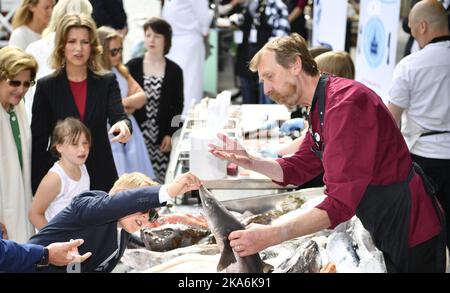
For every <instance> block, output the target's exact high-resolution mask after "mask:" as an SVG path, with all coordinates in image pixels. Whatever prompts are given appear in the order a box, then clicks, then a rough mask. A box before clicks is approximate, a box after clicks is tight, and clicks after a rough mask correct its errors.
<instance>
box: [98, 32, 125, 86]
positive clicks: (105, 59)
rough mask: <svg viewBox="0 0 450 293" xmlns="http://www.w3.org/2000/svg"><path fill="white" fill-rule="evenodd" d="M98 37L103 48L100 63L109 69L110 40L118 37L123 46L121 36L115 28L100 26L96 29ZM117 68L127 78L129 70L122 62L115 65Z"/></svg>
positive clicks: (110, 66) (110, 67)
mask: <svg viewBox="0 0 450 293" xmlns="http://www.w3.org/2000/svg"><path fill="white" fill-rule="evenodd" d="M97 35H98V39H99V41H100V45H101V46H102V48H103V54H102V56H101V58H100V62H101V65H102V66H103V68H104V69H107V70H111V69H112V65H111V58H110V57H109V54H110V52H109V50H110V44H111V40H113V39H118V40H119V41H120V43H121V44H122V46H123V37H122V35H121V34H119V33H118V32H117V31H116V30H115V29H113V28H112V27H109V26H102V27H99V28H98V29H97ZM117 70H119V72H120V73H121V74H122V75H123V76H124V77H125V78H128V77H129V76H130V72H129V71H128V69H127V67H126V66H125V65H123V64H122V62H120V63H119V65H117Z"/></svg>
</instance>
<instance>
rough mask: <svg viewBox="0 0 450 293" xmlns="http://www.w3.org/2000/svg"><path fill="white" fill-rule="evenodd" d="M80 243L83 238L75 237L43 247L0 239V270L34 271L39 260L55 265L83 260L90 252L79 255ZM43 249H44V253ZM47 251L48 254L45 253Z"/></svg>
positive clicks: (15, 271) (10, 271)
mask: <svg viewBox="0 0 450 293" xmlns="http://www.w3.org/2000/svg"><path fill="white" fill-rule="evenodd" d="M81 244H83V240H82V239H77V240H71V241H70V242H57V243H52V244H50V245H49V246H47V247H46V248H44V247H42V246H41V245H36V244H18V243H16V242H14V241H10V240H0V272H6V273H32V272H35V271H36V264H38V263H41V262H45V263H44V264H43V265H47V264H52V265H55V266H64V265H68V264H69V263H80V262H83V261H85V260H86V259H87V258H88V257H90V256H91V255H92V253H90V252H87V253H85V254H84V255H80V254H79V253H78V249H77V247H78V246H80V245H81ZM44 250H46V252H45V255H44ZM47 252H48V255H46V253H47Z"/></svg>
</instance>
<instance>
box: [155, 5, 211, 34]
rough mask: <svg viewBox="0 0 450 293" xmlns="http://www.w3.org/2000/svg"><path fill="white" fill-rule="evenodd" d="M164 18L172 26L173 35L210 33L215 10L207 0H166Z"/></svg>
mask: <svg viewBox="0 0 450 293" xmlns="http://www.w3.org/2000/svg"><path fill="white" fill-rule="evenodd" d="M162 16H163V18H164V19H165V20H166V21H167V22H168V23H170V25H171V26H172V31H173V35H174V36H177V35H188V34H199V35H202V36H205V35H207V34H208V31H209V26H210V24H211V20H212V17H213V11H210V10H209V8H208V1H207V0H166V1H165V2H164V7H163V11H162Z"/></svg>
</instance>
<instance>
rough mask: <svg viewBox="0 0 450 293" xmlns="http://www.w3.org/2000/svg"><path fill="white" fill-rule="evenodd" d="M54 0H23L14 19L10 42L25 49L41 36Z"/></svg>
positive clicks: (48, 19)
mask: <svg viewBox="0 0 450 293" xmlns="http://www.w3.org/2000/svg"><path fill="white" fill-rule="evenodd" d="M53 4H54V1H53V0H22V3H21V4H20V6H19V8H17V11H16V13H15V14H14V17H13V19H12V27H13V28H14V30H13V32H12V34H11V37H10V39H9V44H10V45H14V46H18V47H20V48H22V49H24V50H25V48H26V47H27V46H28V44H30V43H32V42H34V41H37V40H39V39H40V38H41V34H42V31H43V30H44V29H45V28H46V27H47V25H48V22H49V21H50V16H51V15H52V10H53Z"/></svg>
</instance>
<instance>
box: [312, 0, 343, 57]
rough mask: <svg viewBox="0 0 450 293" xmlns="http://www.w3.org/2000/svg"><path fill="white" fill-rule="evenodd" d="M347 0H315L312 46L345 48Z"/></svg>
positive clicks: (341, 49)
mask: <svg viewBox="0 0 450 293" xmlns="http://www.w3.org/2000/svg"><path fill="white" fill-rule="evenodd" d="M346 27H347V0H314V14H313V27H312V31H313V35H312V46H313V47H314V46H325V47H329V48H330V49H331V50H333V51H344V50H345V32H346Z"/></svg>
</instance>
